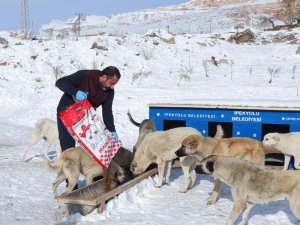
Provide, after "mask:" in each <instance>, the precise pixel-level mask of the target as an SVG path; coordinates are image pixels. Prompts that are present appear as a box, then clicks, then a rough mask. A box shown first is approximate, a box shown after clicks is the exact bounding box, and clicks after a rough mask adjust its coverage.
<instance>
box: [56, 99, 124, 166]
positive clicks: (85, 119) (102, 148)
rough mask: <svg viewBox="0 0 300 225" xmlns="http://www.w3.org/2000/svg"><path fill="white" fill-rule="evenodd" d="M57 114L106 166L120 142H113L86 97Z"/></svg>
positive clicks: (100, 163) (72, 134)
mask: <svg viewBox="0 0 300 225" xmlns="http://www.w3.org/2000/svg"><path fill="white" fill-rule="evenodd" d="M59 116H60V119H61V120H62V122H63V123H64V124H65V126H66V128H67V129H68V131H69V133H70V134H71V136H72V137H73V138H74V139H75V140H76V141H77V142H78V143H79V144H80V145H81V146H82V147H83V148H84V149H85V150H86V151H87V152H88V153H89V154H90V155H91V156H92V157H93V158H94V159H95V160H96V161H97V163H98V164H99V165H100V166H105V167H108V166H109V164H110V161H111V160H112V159H113V157H114V156H115V154H116V153H117V151H118V150H119V148H120V147H121V145H122V142H121V141H120V140H119V141H118V142H117V143H115V138H114V136H113V134H112V133H111V132H110V131H109V130H108V129H107V128H106V127H105V125H104V123H103V121H102V120H101V119H100V117H99V116H98V114H97V112H96V110H95V109H94V108H93V107H92V105H91V103H90V102H89V101H88V100H87V99H86V100H84V101H78V102H75V103H74V104H73V105H71V106H70V107H68V108H67V109H65V110H64V111H62V112H61V113H60V115H59Z"/></svg>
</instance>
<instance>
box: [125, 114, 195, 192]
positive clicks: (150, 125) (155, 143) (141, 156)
mask: <svg viewBox="0 0 300 225" xmlns="http://www.w3.org/2000/svg"><path fill="white" fill-rule="evenodd" d="M127 114H128V116H129V119H130V121H131V122H132V123H133V124H134V125H136V126H138V127H139V128H140V131H139V137H138V140H137V143H136V144H135V146H134V151H135V154H134V159H133V162H132V164H131V166H130V169H131V171H132V173H133V175H139V174H141V173H143V172H144V171H145V170H146V169H147V168H148V167H149V165H150V164H151V163H156V164H157V165H158V183H157V184H156V187H161V186H162V185H163V184H164V183H168V182H169V177H170V173H171V168H172V161H173V159H175V158H177V156H176V154H175V151H176V150H177V149H178V148H179V147H180V146H181V142H182V140H183V139H184V138H185V137H187V136H189V135H192V134H198V135H201V133H200V132H199V131H198V130H196V129H194V128H191V127H178V128H174V129H170V130H167V131H156V128H155V123H154V121H153V120H148V119H147V120H144V121H143V122H142V123H137V122H136V121H134V120H133V119H132V117H131V115H130V113H129V112H128V113H127Z"/></svg>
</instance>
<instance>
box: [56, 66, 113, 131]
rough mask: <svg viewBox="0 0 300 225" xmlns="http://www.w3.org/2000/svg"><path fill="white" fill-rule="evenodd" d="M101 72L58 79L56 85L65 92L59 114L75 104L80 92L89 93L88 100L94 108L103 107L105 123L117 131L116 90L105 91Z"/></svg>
mask: <svg viewBox="0 0 300 225" xmlns="http://www.w3.org/2000/svg"><path fill="white" fill-rule="evenodd" d="M100 75H101V71H99V70H80V71H78V72H76V73H73V74H71V75H69V76H65V77H62V78H60V79H58V80H57V81H56V83H55V85H56V86H57V87H58V88H59V89H60V90H61V91H63V92H64V94H63V96H62V97H61V99H60V101H59V104H58V106H57V113H58V114H59V113H60V112H61V111H62V110H64V109H66V108H67V107H68V106H70V105H72V104H73V103H74V102H75V100H74V99H75V95H76V93H77V91H78V90H81V91H84V92H87V93H88V100H89V101H90V103H91V104H92V106H93V107H94V108H98V107H99V106H100V105H102V117H103V122H104V123H105V125H106V127H107V128H108V130H109V131H111V132H113V131H115V125H114V117H113V113H112V103H113V99H114V93H115V92H114V90H113V89H110V88H108V89H107V90H105V89H104V88H103V86H102V85H101V83H100V81H99V76H100Z"/></svg>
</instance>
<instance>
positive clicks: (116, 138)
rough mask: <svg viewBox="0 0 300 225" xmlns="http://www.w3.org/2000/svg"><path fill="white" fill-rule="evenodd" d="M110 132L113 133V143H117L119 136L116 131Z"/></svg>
mask: <svg viewBox="0 0 300 225" xmlns="http://www.w3.org/2000/svg"><path fill="white" fill-rule="evenodd" d="M112 134H113V135H114V138H115V143H117V142H118V141H119V137H118V134H117V132H116V131H114V132H112Z"/></svg>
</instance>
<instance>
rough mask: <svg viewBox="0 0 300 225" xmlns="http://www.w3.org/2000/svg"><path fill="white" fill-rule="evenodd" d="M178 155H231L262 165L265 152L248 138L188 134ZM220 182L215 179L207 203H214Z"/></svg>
mask: <svg viewBox="0 0 300 225" xmlns="http://www.w3.org/2000/svg"><path fill="white" fill-rule="evenodd" d="M176 155H177V156H179V157H182V156H189V155H193V156H195V157H197V158H198V160H200V161H201V160H202V159H204V158H206V157H208V156H210V155H220V156H232V157H236V158H240V159H245V160H248V161H250V162H253V163H255V164H258V165H261V166H264V162H265V153H264V150H263V148H262V145H261V143H260V142H259V141H256V140H254V139H250V138H221V139H218V138H210V137H208V138H205V137H203V136H202V135H190V136H189V137H187V138H185V139H184V140H183V141H182V146H181V148H180V149H179V150H178V151H177V152H176ZM221 187H222V182H221V181H220V180H219V179H216V180H215V186H214V189H213V192H212V193H211V195H210V197H209V198H208V201H207V204H215V203H216V200H217V197H218V195H219V192H220V189H221Z"/></svg>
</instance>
